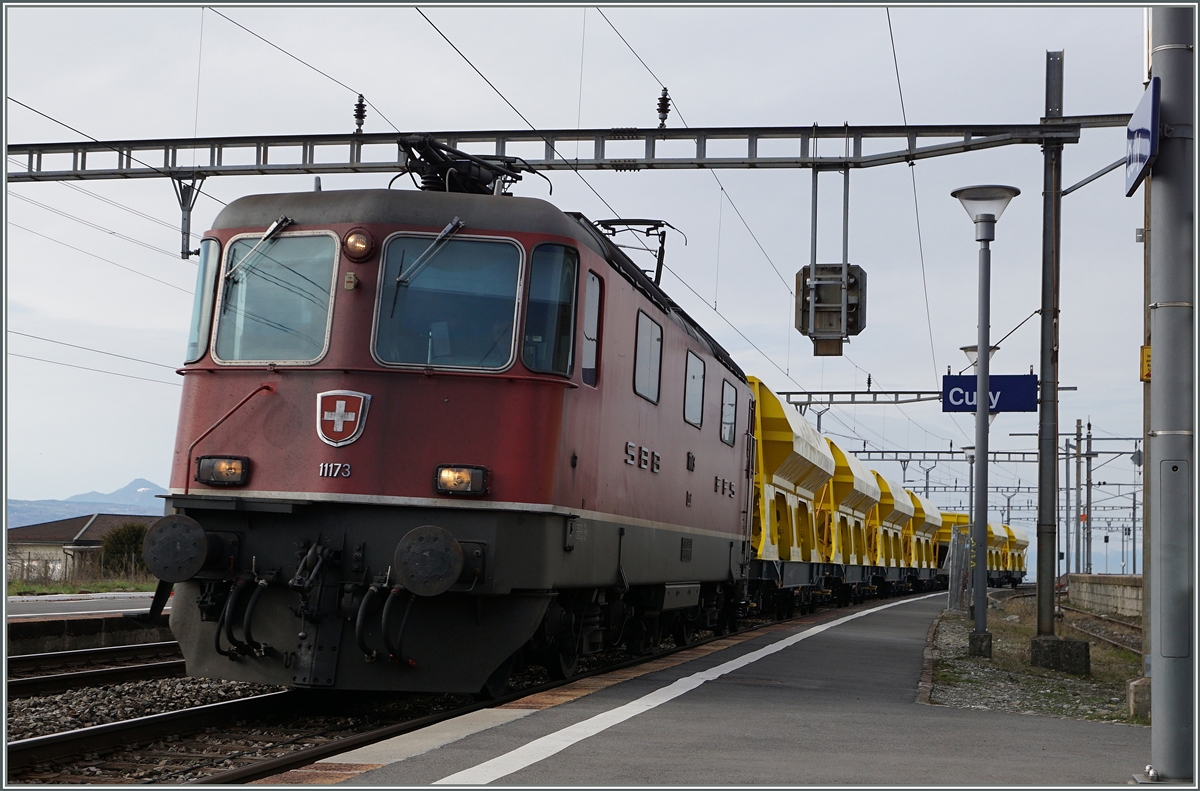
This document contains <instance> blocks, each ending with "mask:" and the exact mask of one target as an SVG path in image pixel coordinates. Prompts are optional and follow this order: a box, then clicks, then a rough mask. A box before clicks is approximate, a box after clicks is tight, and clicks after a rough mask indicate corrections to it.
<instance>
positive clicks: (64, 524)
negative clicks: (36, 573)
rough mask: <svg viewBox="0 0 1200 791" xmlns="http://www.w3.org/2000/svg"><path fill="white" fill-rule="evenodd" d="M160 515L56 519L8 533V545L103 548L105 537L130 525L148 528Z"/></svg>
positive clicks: (119, 515) (93, 516) (111, 515)
mask: <svg viewBox="0 0 1200 791" xmlns="http://www.w3.org/2000/svg"><path fill="white" fill-rule="evenodd" d="M160 518H161V517H158V516H131V515H129V514H89V515H86V516H73V517H71V518H70V519H57V520H55V521H53V522H42V523H40V524H36V525H26V526H25V527H14V528H11V529H9V530H8V531H7V532H6V535H7V538H8V544H9V545H10V546H12V545H14V544H63V545H67V544H75V545H80V544H82V545H85V546H87V545H97V546H98V545H100V544H102V543H103V542H104V537H105V536H106V535H108V534H109V533H111V532H112V531H114V530H116V529H117V528H118V527H120V526H121V525H124V524H128V523H129V522H133V523H134V524H139V525H145V526H146V527H149V526H150V525H152V524H154V522H155V521H157V520H158V519H160Z"/></svg>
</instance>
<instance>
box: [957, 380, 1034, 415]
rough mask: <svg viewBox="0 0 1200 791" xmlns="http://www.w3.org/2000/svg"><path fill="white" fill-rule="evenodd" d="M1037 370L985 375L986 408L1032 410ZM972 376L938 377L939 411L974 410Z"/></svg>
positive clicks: (990, 409) (998, 410)
mask: <svg viewBox="0 0 1200 791" xmlns="http://www.w3.org/2000/svg"><path fill="white" fill-rule="evenodd" d="M1037 388H1038V378H1037V374H993V375H992V376H989V377H988V390H990V391H991V392H990V393H989V394H988V401H989V403H988V411H989V412H1036V411H1037ZM975 404H976V401H975V377H974V376H943V377H942V411H943V412H974V411H975Z"/></svg>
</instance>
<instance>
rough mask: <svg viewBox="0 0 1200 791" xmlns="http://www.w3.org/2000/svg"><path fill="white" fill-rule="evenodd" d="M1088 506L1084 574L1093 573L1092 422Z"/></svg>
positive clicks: (1089, 449)
mask: <svg viewBox="0 0 1200 791" xmlns="http://www.w3.org/2000/svg"><path fill="white" fill-rule="evenodd" d="M1087 430H1088V433H1087V454H1086V456H1087V504H1086V506H1085V513H1086V514H1087V531H1086V534H1085V535H1086V543H1087V546H1086V547H1085V549H1084V552H1086V553H1087V554H1086V561H1085V563H1084V574H1091V573H1092V421H1090V420H1089V421H1088V424H1087Z"/></svg>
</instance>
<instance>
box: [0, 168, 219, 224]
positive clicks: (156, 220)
mask: <svg viewBox="0 0 1200 791" xmlns="http://www.w3.org/2000/svg"><path fill="white" fill-rule="evenodd" d="M8 161H9V162H10V163H12V164H14V165H17V166H20V164H21V163H20V162H19V161H17V160H16V159H14V158H13V157H9V158H8ZM56 183H58V184H61V185H62V186H64V187H68V188H70V189H73V190H75V191H76V192H82V193H83V194H84V195H87V196H89V197H92V198H95V199H96V200H98V201H101V202H102V203H107V204H108V205H110V206H114V207H116V208H118V209H121V210H122V211H127V212H129V213H130V214H133V215H136V216H138V217H141V218H142V219H143V220H149V221H150V222H152V223H155V224H157V225H161V226H163V227H164V228H169V229H170V230H172V231H177V230H179V229H178V228H177V227H176V226H174V225H172V224H171V223H169V222H167V221H166V220H160V219H159V218H158V217H155V216H153V215H150V214H146V213H145V212H143V211H139V210H138V209H135V208H133V207H132V206H126V205H125V204H124V203H119V202H117V201H115V200H113V199H112V198H106V197H105V196H103V195H100V194H97V193H95V192H92V191H91V190H86V189H84V188H83V187H80V186H79V185H77V184H72V183H71V182H69V181H59V182H56ZM191 237H192V238H193V239H199V238H200V235H199V234H195V233H193V234H191Z"/></svg>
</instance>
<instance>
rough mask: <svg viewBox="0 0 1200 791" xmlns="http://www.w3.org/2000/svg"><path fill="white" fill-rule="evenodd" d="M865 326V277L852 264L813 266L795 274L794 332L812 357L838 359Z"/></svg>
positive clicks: (865, 275) (860, 268)
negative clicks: (810, 346)
mask: <svg viewBox="0 0 1200 791" xmlns="http://www.w3.org/2000/svg"><path fill="white" fill-rule="evenodd" d="M866 326H867V273H866V272H864V271H863V268H862V267H861V266H857V265H855V264H817V265H816V266H815V267H812V266H806V267H804V268H802V269H801V270H800V271H799V272H797V273H796V329H797V330H799V331H800V333H801V334H802V335H807V336H808V337H809V338H811V339H812V342H813V355H814V356H816V357H840V356H841V354H842V343H843V342H844V341H845V340H846V339H847V338H849V337H850V336H851V335H857V334H859V333H860V332H862V331H863V328H864V327H866Z"/></svg>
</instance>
